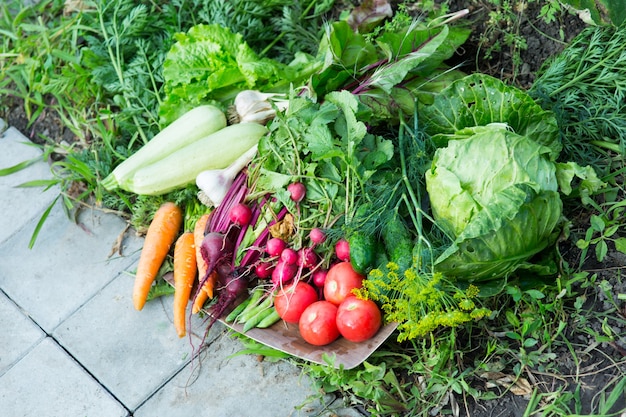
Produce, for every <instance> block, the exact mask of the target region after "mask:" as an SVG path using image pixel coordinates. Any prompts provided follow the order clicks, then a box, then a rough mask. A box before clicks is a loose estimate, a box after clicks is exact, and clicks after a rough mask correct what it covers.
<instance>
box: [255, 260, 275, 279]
mask: <svg viewBox="0 0 626 417" xmlns="http://www.w3.org/2000/svg"><path fill="white" fill-rule="evenodd" d="M273 270H274V265H272V264H271V263H269V262H259V263H258V264H257V265H256V266H255V267H254V272H255V273H256V276H257V277H259V278H261V279H267V278H269V277H271V276H272V271H273Z"/></svg>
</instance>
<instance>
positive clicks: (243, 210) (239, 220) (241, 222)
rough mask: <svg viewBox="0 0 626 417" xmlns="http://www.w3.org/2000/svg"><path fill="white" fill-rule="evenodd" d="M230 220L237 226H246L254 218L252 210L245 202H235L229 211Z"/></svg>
mask: <svg viewBox="0 0 626 417" xmlns="http://www.w3.org/2000/svg"><path fill="white" fill-rule="evenodd" d="M228 215H229V218H230V221H231V222H233V223H234V224H236V225H237V226H246V225H248V223H250V220H251V219H252V210H251V209H250V207H248V206H247V205H245V204H243V203H239V204H235V205H234V206H233V207H232V208H231V209H230V211H229V213H228Z"/></svg>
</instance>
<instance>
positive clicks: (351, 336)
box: [337, 295, 382, 342]
mask: <svg viewBox="0 0 626 417" xmlns="http://www.w3.org/2000/svg"><path fill="white" fill-rule="evenodd" d="M381 325H382V315H381V313H380V309H379V308H378V306H377V305H376V303H375V302H373V301H372V300H361V299H360V298H357V297H355V296H354V295H351V296H349V297H348V298H346V299H345V300H344V302H343V303H341V304H340V305H339V307H338V308H337V329H339V333H341V335H342V336H343V337H345V338H346V339H348V340H350V341H351V342H363V341H365V340H367V339H369V338H371V337H373V336H374V335H375V334H376V332H378V329H380V326H381Z"/></svg>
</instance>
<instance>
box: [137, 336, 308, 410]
mask: <svg viewBox="0 0 626 417" xmlns="http://www.w3.org/2000/svg"><path fill="white" fill-rule="evenodd" d="M242 349H243V345H242V344H241V343H240V342H239V341H238V340H235V339H233V338H232V336H230V335H229V334H224V335H223V336H221V337H220V338H218V339H216V340H215V342H213V343H212V344H211V345H209V346H208V347H207V348H206V349H205V350H204V351H203V352H202V354H201V356H200V358H199V359H200V360H195V361H193V362H192V363H190V364H189V365H188V366H187V367H185V368H184V369H183V370H182V371H181V372H180V373H179V374H178V375H176V377H175V378H174V379H173V380H171V381H170V382H168V383H167V384H166V385H165V386H164V387H163V388H162V389H161V390H159V391H158V392H157V393H156V394H155V395H154V397H152V398H150V399H149V400H148V401H147V402H146V403H145V404H143V405H142V406H141V407H139V409H137V410H136V411H135V412H134V416H135V417H161V416H162V417H183V416H196V417H213V416H255V417H294V416H311V415H319V414H318V411H319V410H318V409H319V403H317V402H315V401H314V402H312V403H310V404H306V403H307V398H308V397H309V396H310V395H313V394H315V391H314V390H313V388H312V387H311V383H310V380H309V379H308V377H307V376H306V375H303V374H302V373H301V371H300V370H299V369H298V368H297V367H296V366H295V365H293V364H291V363H288V362H287V361H280V362H277V363H272V362H269V361H263V362H259V361H258V359H257V357H256V356H253V355H238V356H234V357H233V356H232V355H234V354H235V353H237V352H239V351H241V350H242ZM301 406H302V408H301V409H300V407H301Z"/></svg>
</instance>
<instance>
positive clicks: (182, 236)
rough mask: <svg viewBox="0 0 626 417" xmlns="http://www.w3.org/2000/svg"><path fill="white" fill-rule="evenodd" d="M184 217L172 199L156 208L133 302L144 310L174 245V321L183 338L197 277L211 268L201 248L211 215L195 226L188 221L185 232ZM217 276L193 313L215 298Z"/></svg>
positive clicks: (197, 299)
mask: <svg viewBox="0 0 626 417" xmlns="http://www.w3.org/2000/svg"><path fill="white" fill-rule="evenodd" d="M184 217H186V216H184V215H183V211H182V210H181V209H180V207H178V206H177V205H176V204H174V203H172V202H166V203H164V204H163V205H161V206H160V207H159V209H158V210H157V211H156V213H155V215H154V217H153V219H152V221H151V223H150V226H149V227H148V232H147V234H146V238H145V240H144V244H143V248H142V251H141V255H140V258H139V263H138V266H137V272H136V276H135V285H134V288H133V304H134V306H135V309H137V310H141V309H142V308H143V307H144V305H145V303H146V300H147V297H148V293H149V291H150V288H151V286H152V284H153V282H154V280H155V279H156V277H157V273H158V271H159V269H160V267H161V265H162V264H163V262H164V261H165V258H166V257H167V255H168V254H169V252H170V249H171V247H172V245H174V262H173V273H174V302H173V321H174V327H175V329H176V333H177V334H178V336H179V337H184V336H185V335H186V334H187V325H186V324H187V321H186V311H187V305H188V304H189V300H190V298H191V293H192V289H193V287H194V283H195V282H196V277H200V278H203V277H204V276H205V275H206V270H207V265H206V262H205V261H204V260H203V258H202V256H201V255H200V253H199V248H200V244H201V243H202V239H204V230H205V228H206V223H207V221H208V219H209V215H208V214H203V215H202V216H201V217H200V218H199V219H198V220H197V221H196V223H195V226H194V227H193V228H191V227H188V226H187V225H186V224H185V227H184V229H183V231H182V233H181V232H180V230H181V227H182V226H183V224H184V223H183V221H184ZM187 219H189V218H187ZM192 229H193V230H192ZM191 230H192V231H191ZM213 278H214V277H211V276H209V278H208V279H206V280H205V284H204V285H203V286H202V288H201V289H200V290H199V291H198V292H197V294H196V295H195V296H194V297H193V298H194V302H193V307H192V312H193V313H194V314H195V313H197V312H199V311H200V310H201V309H202V307H203V306H204V304H205V303H206V301H207V300H208V299H209V298H213V286H214V285H215V279H213Z"/></svg>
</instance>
